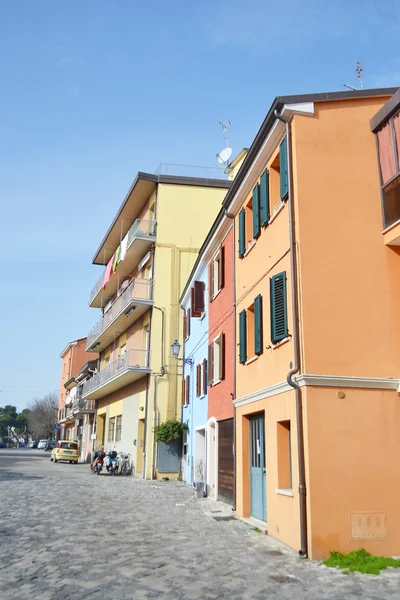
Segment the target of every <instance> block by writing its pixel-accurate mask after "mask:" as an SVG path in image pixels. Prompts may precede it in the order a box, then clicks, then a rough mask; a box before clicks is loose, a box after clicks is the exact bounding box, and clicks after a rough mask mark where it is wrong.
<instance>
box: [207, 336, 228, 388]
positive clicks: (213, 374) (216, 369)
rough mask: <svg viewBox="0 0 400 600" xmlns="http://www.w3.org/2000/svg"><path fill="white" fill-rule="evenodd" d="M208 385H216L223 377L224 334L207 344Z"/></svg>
mask: <svg viewBox="0 0 400 600" xmlns="http://www.w3.org/2000/svg"><path fill="white" fill-rule="evenodd" d="M207 375H208V385H209V386H212V385H216V384H217V383H219V382H220V381H222V380H223V379H224V378H225V334H223V333H220V334H219V336H218V337H217V338H216V339H215V340H214V341H213V342H212V343H211V344H210V345H209V346H208V373H207Z"/></svg>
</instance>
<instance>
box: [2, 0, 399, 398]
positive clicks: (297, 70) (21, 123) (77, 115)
mask: <svg viewBox="0 0 400 600" xmlns="http://www.w3.org/2000/svg"><path fill="white" fill-rule="evenodd" d="M383 5H384V6H383ZM399 34H400V4H399V3H398V2H396V1H394V0H386V2H384V3H383V2H382V1H375V0H370V1H368V0H364V1H361V0H336V2H329V3H328V2H324V1H323V0H319V1H317V0H303V1H302V2H300V1H297V0H287V1H286V2H285V3H283V4H282V3H277V2H271V1H270V0H247V2H246V3H244V2H238V1H236V0H230V1H229V2H226V1H224V0H220V1H219V2H211V1H210V0H203V2H200V3H196V4H195V3H189V2H187V1H185V2H183V1H173V0H171V1H170V2H165V1H159V0H155V1H154V0H153V1H150V2H147V3H143V2H135V1H134V0H97V1H94V0H85V2H79V1H78V0H70V1H68V2H62V1H61V0H58V1H55V0H36V1H35V2H32V0H15V1H14V2H0V74H1V84H0V85H1V93H0V209H1V211H0V263H1V271H2V281H1V285H0V289H1V294H0V309H1V317H2V319H1V322H2V338H1V345H0V388H2V389H3V392H1V393H0V405H5V404H15V405H16V406H17V407H18V408H19V409H22V408H24V407H25V406H26V405H27V403H28V402H29V401H31V399H32V398H33V397H35V396H40V395H41V394H44V393H46V392H50V391H54V390H56V389H58V387H59V377H60V368H61V361H60V358H59V354H60V352H61V351H62V349H63V348H64V347H65V346H66V344H67V343H68V341H70V340H73V339H75V338H77V337H83V336H85V335H86V334H87V332H88V331H89V329H90V328H91V327H92V325H94V323H95V322H96V321H97V319H98V318H99V314H98V312H97V311H96V310H95V309H89V308H88V305H87V303H88V298H89V293H90V290H91V288H92V286H93V285H94V283H95V281H96V280H97V278H98V277H99V275H100V267H95V266H93V265H92V264H91V259H92V256H93V254H94V251H95V250H96V248H97V246H98V244H99V242H100V240H101V238H102V236H103V234H104V232H105V230H106V228H107V226H108V225H109V222H110V220H111V218H112V217H113V215H114V214H115V212H116V210H117V208H118V207H119V205H120V203H121V201H122V199H123V197H124V195H125V193H126V191H127V189H128V188H129V186H130V184H131V182H132V180H133V178H134V176H135V173H136V172H137V171H138V170H141V171H150V172H153V171H154V170H155V169H156V167H157V165H158V164H159V163H162V162H163V163H179V164H192V165H206V166H207V165H209V166H213V165H214V164H215V154H216V152H217V151H218V150H220V149H221V148H222V146H223V139H222V131H221V129H220V128H219V126H218V124H217V120H227V119H230V121H231V123H232V128H231V132H230V141H231V145H232V146H233V149H234V152H235V153H236V152H238V151H239V150H240V149H241V148H242V147H243V146H248V145H250V143H251V141H252V139H253V137H254V135H255V134H256V132H257V130H258V127H259V125H260V124H261V121H262V119H263V118H264V116H265V114H266V112H267V110H268V108H269V106H270V104H271V102H272V100H273V98H274V97H275V96H276V95H280V94H290V93H307V92H319V91H335V90H341V89H343V83H349V84H351V85H355V84H356V79H355V74H354V69H355V63H356V61H357V60H360V61H361V62H362V64H363V67H364V80H365V87H381V86H396V85H400V55H399V52H398V39H399Z"/></svg>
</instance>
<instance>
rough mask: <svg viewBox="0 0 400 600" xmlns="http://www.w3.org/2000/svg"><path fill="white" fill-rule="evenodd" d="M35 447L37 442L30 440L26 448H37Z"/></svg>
mask: <svg viewBox="0 0 400 600" xmlns="http://www.w3.org/2000/svg"><path fill="white" fill-rule="evenodd" d="M37 447H38V442H37V441H36V440H32V441H31V442H29V444H28V448H37Z"/></svg>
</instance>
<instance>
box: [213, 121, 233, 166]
mask: <svg viewBox="0 0 400 600" xmlns="http://www.w3.org/2000/svg"><path fill="white" fill-rule="evenodd" d="M217 123H219V124H220V125H221V127H222V131H223V133H224V140H225V144H226V147H225V148H224V149H223V150H221V152H219V154H217V155H216V157H217V159H218V162H219V164H220V165H225V166H227V164H228V161H229V159H230V157H231V155H232V148H230V146H229V130H230V128H231V122H230V121H227V122H226V123H222V121H217Z"/></svg>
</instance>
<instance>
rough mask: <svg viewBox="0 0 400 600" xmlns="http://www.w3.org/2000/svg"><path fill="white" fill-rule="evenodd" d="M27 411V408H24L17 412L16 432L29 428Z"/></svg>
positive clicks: (28, 411)
mask: <svg viewBox="0 0 400 600" xmlns="http://www.w3.org/2000/svg"><path fill="white" fill-rule="evenodd" d="M29 413H30V410H29V408H24V410H22V411H21V412H20V413H19V414H18V416H17V418H16V419H15V428H16V430H17V432H18V433H23V432H24V431H25V430H27V429H28V428H29V426H28V419H29Z"/></svg>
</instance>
